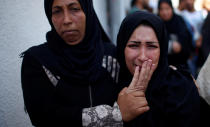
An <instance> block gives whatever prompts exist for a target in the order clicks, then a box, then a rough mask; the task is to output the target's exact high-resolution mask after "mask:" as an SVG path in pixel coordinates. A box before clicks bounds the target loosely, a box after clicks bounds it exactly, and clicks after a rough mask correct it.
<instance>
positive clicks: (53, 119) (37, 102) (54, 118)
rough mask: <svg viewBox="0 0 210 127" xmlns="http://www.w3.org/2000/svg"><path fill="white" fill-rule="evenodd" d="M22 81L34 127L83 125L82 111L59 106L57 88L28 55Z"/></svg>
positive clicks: (23, 67)
mask: <svg viewBox="0 0 210 127" xmlns="http://www.w3.org/2000/svg"><path fill="white" fill-rule="evenodd" d="M21 80H22V89H23V97H24V102H25V106H26V109H27V112H28V114H29V116H30V119H31V122H32V124H33V125H35V126H62V125H65V126H72V125H75V126H81V125H82V109H81V108H78V107H63V106H61V105H58V103H57V102H56V100H55V90H56V88H55V87H54V86H53V85H52V83H51V82H50V80H49V79H48V77H47V75H46V74H45V72H44V70H43V68H42V66H41V65H40V64H39V63H38V62H37V61H36V60H35V59H34V58H33V56H31V55H30V54H28V53H26V54H25V56H24V59H23V63H22V71H21Z"/></svg>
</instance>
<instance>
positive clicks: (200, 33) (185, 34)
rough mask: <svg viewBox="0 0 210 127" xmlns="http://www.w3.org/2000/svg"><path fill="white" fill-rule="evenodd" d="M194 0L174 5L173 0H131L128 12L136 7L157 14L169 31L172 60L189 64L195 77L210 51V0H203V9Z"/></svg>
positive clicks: (175, 63)
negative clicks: (196, 6)
mask: <svg viewBox="0 0 210 127" xmlns="http://www.w3.org/2000/svg"><path fill="white" fill-rule="evenodd" d="M151 2H153V3H151ZM154 2H156V3H154ZM195 2H196V0H179V3H178V6H177V7H175V6H174V5H173V2H172V1H171V0H157V1H154V0H131V8H130V10H129V11H128V14H130V13H133V12H135V11H137V10H142V11H148V12H151V13H155V14H157V15H158V16H159V17H160V18H161V19H162V20H163V22H164V23H165V26H166V29H167V32H168V39H169V42H168V62H169V64H170V65H174V66H177V67H179V66H180V67H184V68H186V69H187V70H189V71H190V72H191V73H192V75H193V76H194V77H195V78H196V77H197V75H198V73H199V71H200V68H201V67H202V65H203V64H204V62H205V61H206V59H207V57H208V55H209V52H210V0H202V1H201V3H200V4H201V9H200V10H196V9H195ZM151 5H157V7H154V6H151Z"/></svg>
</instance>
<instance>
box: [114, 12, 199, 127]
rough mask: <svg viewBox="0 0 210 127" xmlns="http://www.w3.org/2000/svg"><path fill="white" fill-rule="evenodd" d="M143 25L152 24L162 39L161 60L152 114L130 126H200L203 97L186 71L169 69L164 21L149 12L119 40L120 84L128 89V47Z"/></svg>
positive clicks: (151, 92) (131, 21) (150, 92)
mask: <svg viewBox="0 0 210 127" xmlns="http://www.w3.org/2000/svg"><path fill="white" fill-rule="evenodd" d="M140 24H149V26H151V27H152V28H153V29H154V31H155V33H156V36H157V38H158V41H159V45H160V59H159V63H158V67H157V68H156V70H155V72H154V73H153V75H152V78H151V80H150V82H149V84H148V88H147V91H146V98H147V101H148V104H149V107H150V110H149V111H147V112H145V113H144V114H141V115H140V116H138V117H137V118H136V119H134V120H133V121H131V122H129V123H125V126H128V127H135V126H141V127H169V126H170V127H177V126H179V127H191V126H193V127H194V125H195V126H199V124H198V123H199V109H200V107H199V105H200V104H199V99H200V98H199V94H198V91H197V88H196V87H195V85H194V83H193V81H192V78H191V77H190V75H189V74H188V73H187V72H185V71H180V70H177V71H174V70H173V69H171V68H170V67H169V66H168V62H167V52H168V39H167V34H166V30H165V27H164V23H163V22H162V20H161V19H160V18H159V17H158V16H156V15H154V14H152V13H148V12H143V11H137V12H135V13H132V14H130V15H128V16H127V17H126V18H125V19H124V20H123V22H122V24H121V27H120V30H119V34H118V38H117V55H118V61H119V63H120V65H121V68H120V70H121V71H120V77H119V83H120V85H121V86H122V87H125V86H128V85H129V84H130V82H131V80H132V75H131V73H130V72H129V71H128V69H127V67H126V63H125V56H124V50H125V47H126V44H127V42H128V40H129V38H130V36H131V34H132V33H133V32H134V30H135V29H136V28H137V27H138V26H139V25H140Z"/></svg>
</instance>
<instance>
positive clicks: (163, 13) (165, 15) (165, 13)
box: [159, 2, 173, 21]
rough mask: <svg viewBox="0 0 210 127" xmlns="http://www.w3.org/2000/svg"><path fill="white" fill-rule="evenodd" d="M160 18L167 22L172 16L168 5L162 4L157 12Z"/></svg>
mask: <svg viewBox="0 0 210 127" xmlns="http://www.w3.org/2000/svg"><path fill="white" fill-rule="evenodd" d="M159 15H160V18H161V19H162V20H164V21H169V20H170V19H171V18H172V16H173V10H172V8H171V6H170V5H169V4H168V3H165V2H162V3H161V4H160V10H159Z"/></svg>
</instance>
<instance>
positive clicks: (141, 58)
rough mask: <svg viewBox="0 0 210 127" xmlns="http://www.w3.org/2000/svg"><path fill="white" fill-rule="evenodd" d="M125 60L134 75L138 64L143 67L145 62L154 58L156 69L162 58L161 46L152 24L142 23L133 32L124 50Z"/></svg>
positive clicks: (153, 62)
mask: <svg viewBox="0 0 210 127" xmlns="http://www.w3.org/2000/svg"><path fill="white" fill-rule="evenodd" d="M124 54H125V62H126V65H127V68H128V70H129V71H130V72H131V74H132V75H133V74H134V72H135V68H136V66H139V67H140V70H141V67H142V64H143V62H145V61H148V60H149V59H150V60H152V64H155V69H156V68H157V66H158V62H159V58H160V46H159V43H158V39H157V36H156V34H155V31H154V30H153V28H152V27H150V26H145V25H140V26H138V27H137V28H136V29H135V31H134V32H133V33H132V35H131V37H130V39H129V40H128V42H127V45H126V47H125V50H124Z"/></svg>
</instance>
